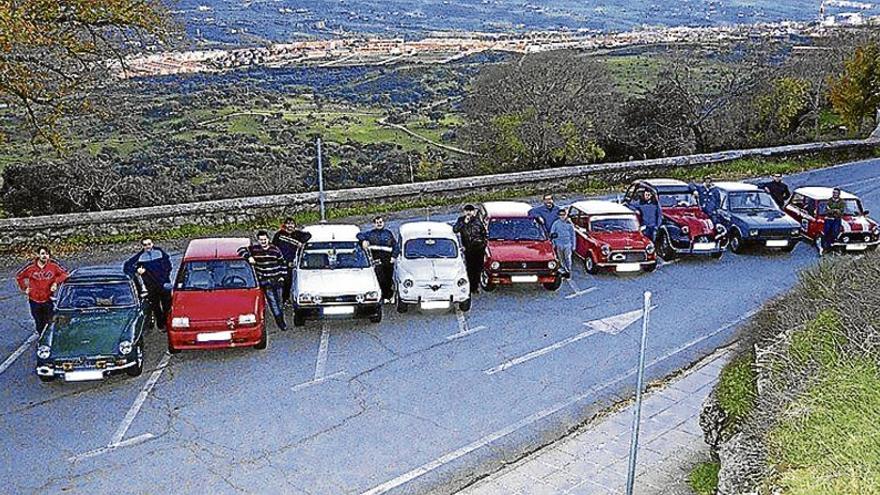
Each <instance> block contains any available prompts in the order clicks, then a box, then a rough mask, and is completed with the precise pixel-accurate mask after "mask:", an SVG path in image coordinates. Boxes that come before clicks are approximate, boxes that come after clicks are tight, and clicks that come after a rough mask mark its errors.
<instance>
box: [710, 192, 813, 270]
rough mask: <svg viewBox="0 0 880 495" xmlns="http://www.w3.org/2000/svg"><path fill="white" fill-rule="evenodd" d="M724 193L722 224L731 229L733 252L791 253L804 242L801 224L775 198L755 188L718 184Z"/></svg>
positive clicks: (720, 216) (721, 209)
mask: <svg viewBox="0 0 880 495" xmlns="http://www.w3.org/2000/svg"><path fill="white" fill-rule="evenodd" d="M716 186H717V187H718V189H720V190H721V207H720V208H719V210H718V220H719V221H720V222H721V223H722V225H724V226H725V227H727V230H728V232H729V239H730V244H729V245H730V249H731V250H732V251H733V252H735V253H739V252H742V251H743V250H744V249H745V248H747V247H765V248H774V249H781V250H782V251H785V252H788V251H791V250H792V249H794V248H795V246H796V245H797V242H798V240H799V239H800V224H799V223H798V222H797V221H796V220H795V219H793V218H791V217H790V216H788V215H787V214H786V213H785V212H784V211H782V210H781V209H780V208H779V206H777V204H776V202H775V201H773V197H772V196H770V194H769V193H767V192H766V191H764V190H762V189H760V188H758V186H755V185H753V184H746V183H744V182H719V183H716Z"/></svg>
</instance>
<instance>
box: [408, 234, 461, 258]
mask: <svg viewBox="0 0 880 495" xmlns="http://www.w3.org/2000/svg"><path fill="white" fill-rule="evenodd" d="M403 255H404V256H405V257H406V258H407V259H416V258H456V257H458V246H457V245H456V244H455V241H453V240H452V239H411V240H409V241H406V246H405V247H404V249H403Z"/></svg>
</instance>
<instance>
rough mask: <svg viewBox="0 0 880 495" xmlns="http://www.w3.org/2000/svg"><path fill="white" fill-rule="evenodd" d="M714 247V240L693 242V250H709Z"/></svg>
mask: <svg viewBox="0 0 880 495" xmlns="http://www.w3.org/2000/svg"><path fill="white" fill-rule="evenodd" d="M713 249H715V243H714V242H695V243H694V251H711V250H713Z"/></svg>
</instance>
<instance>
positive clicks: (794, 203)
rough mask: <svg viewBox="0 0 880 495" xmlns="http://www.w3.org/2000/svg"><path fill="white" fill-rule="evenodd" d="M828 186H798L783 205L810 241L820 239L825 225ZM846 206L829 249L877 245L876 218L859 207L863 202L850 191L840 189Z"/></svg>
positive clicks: (879, 229) (861, 248)
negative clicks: (837, 233) (837, 231)
mask: <svg viewBox="0 0 880 495" xmlns="http://www.w3.org/2000/svg"><path fill="white" fill-rule="evenodd" d="M832 190H833V189H832V188H830V187H801V188H799V189H795V191H794V194H792V195H791V198H789V200H788V204H786V205H785V212H786V213H788V214H789V215H791V216H792V218H794V219H795V220H797V221H799V222H800V223H801V235H802V236H803V237H805V238H806V239H807V240H809V241H810V242H812V243H813V244H819V243H820V242H822V231H823V229H824V226H825V206H826V205H827V204H828V200H829V199H831V192H832ZM840 197H841V199H843V202H844V205H845V210H844V216H843V220H842V221H841V222H840V234H839V235H838V236H837V240H836V241H834V242H833V243H832V244H831V247H832V249H843V250H846V251H865V250H874V249H877V245H878V244H880V227H878V225H877V222H876V221H874V220H873V219H871V218H868V212H867V211H866V210H864V209H862V202H861V201H860V200H859V198H858V197H856V196H855V195H853V194H850V193H848V192H845V191H841V192H840Z"/></svg>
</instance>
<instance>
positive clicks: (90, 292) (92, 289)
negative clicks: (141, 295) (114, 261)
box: [58, 282, 135, 309]
mask: <svg viewBox="0 0 880 495" xmlns="http://www.w3.org/2000/svg"><path fill="white" fill-rule="evenodd" d="M134 303H135V296H134V293H133V292H132V290H131V284H129V283H128V282H109V283H106V282H105V283H93V284H77V283H73V284H70V283H68V284H62V285H61V289H60V290H59V291H58V309H86V308H125V307H129V306H133V305H134Z"/></svg>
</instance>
